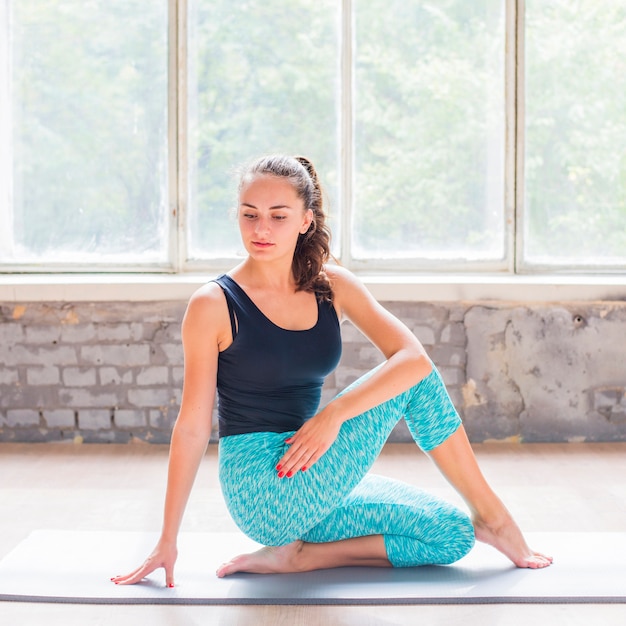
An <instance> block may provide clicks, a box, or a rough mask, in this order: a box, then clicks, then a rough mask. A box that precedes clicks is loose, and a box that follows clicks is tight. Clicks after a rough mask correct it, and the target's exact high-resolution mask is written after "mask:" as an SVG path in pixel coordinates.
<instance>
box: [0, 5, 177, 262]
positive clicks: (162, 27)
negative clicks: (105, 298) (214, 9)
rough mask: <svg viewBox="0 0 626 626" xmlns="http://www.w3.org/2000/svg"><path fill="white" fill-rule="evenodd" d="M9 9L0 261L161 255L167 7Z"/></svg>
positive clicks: (164, 244)
mask: <svg viewBox="0 0 626 626" xmlns="http://www.w3.org/2000/svg"><path fill="white" fill-rule="evenodd" d="M9 6H10V14H9V28H10V36H11V42H12V48H11V52H12V55H11V56H12V66H11V78H12V83H11V94H12V96H11V102H12V106H11V127H12V156H11V160H12V163H13V168H12V170H13V174H12V197H13V216H12V219H11V220H10V222H9V220H8V218H7V216H6V215H5V216H3V218H2V219H3V221H4V222H5V225H4V227H8V229H9V230H10V231H11V233H12V237H11V242H10V245H4V246H3V248H2V251H1V252H0V260H2V261H15V262H63V261H68V260H74V261H87V262H95V263H99V262H107V261H115V262H125V261H130V260H140V261H157V260H158V261H164V260H166V254H167V242H168V238H167V230H166V219H167V210H166V207H167V143H166V141H167V3H166V2H164V1H160V2H142V1H141V0H115V1H111V2H84V1H83V0H43V1H42V0H20V1H19V2H18V1H13V2H9ZM6 222H9V223H8V224H7V223H6Z"/></svg>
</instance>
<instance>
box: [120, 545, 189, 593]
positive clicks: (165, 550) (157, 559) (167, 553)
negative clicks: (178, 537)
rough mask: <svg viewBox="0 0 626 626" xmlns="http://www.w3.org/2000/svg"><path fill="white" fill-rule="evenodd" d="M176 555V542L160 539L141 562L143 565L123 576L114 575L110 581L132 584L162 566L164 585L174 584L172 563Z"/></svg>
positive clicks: (174, 561) (171, 585) (170, 585)
mask: <svg viewBox="0 0 626 626" xmlns="http://www.w3.org/2000/svg"><path fill="white" fill-rule="evenodd" d="M177 556H178V549H177V548H176V543H174V542H168V541H163V540H160V541H159V543H158V544H157V545H156V547H155V549H154V550H153V551H152V553H151V554H150V556H149V557H148V558H147V559H146V560H145V561H144V562H143V565H141V566H140V567H138V568H137V569H135V570H133V571H132V572H130V574H126V575H125V576H114V577H113V578H111V581H112V582H114V583H115V584H116V585H134V584H135V583H138V582H139V581H140V580H143V579H144V578H145V577H146V576H148V574H151V573H152V572H154V571H155V570H157V569H159V568H160V567H162V568H163V569H165V585H166V586H167V587H173V586H174V563H176V557H177Z"/></svg>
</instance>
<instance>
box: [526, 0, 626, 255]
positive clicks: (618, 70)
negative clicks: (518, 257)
mask: <svg viewBox="0 0 626 626" xmlns="http://www.w3.org/2000/svg"><path fill="white" fill-rule="evenodd" d="M525 49H526V63H525V69H526V72H525V89H526V98H525V106H526V112H525V133H524V138H525V147H526V150H525V159H524V171H525V176H524V182H525V194H524V205H523V210H522V211H520V217H521V219H522V221H523V224H524V229H523V235H524V240H523V258H522V263H523V264H524V266H526V267H536V266H542V265H543V266H558V265H569V266H574V267H585V266H587V267H601V266H608V267H610V266H620V265H621V266H622V267H623V266H624V264H626V149H625V148H624V146H626V78H625V77H626V6H624V3H623V2H619V1H618V0H602V2H598V1H597V0H596V1H594V0H577V1H576V2H568V1H565V0H561V1H559V2H541V1H540V0H527V2H526V21H525Z"/></svg>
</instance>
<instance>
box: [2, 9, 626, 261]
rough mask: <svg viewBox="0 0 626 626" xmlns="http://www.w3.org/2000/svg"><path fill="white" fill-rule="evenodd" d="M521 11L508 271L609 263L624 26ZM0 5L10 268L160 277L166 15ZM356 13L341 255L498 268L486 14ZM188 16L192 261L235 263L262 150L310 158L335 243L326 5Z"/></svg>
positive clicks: (623, 188) (335, 49) (336, 186)
mask: <svg viewBox="0 0 626 626" xmlns="http://www.w3.org/2000/svg"><path fill="white" fill-rule="evenodd" d="M525 4H526V15H525V17H524V19H525V28H526V32H525V46H526V58H525V72H526V73H525V93H526V99H525V103H524V105H525V106H524V114H525V116H524V117H521V118H520V119H521V120H522V121H524V120H525V141H524V147H525V154H524V155H522V156H523V157H524V167H525V179H524V181H523V184H524V198H525V205H524V207H523V208H522V207H519V212H520V216H521V217H523V220H522V221H521V222H520V223H522V224H523V228H524V251H523V252H524V255H525V258H527V259H528V260H529V261H530V262H531V263H532V262H543V263H548V264H549V263H553V262H561V261H562V262H565V263H569V264H576V263H578V264H584V263H586V262H589V263H591V264H602V263H603V262H609V263H611V262H612V263H617V262H619V261H620V260H621V261H622V262H623V260H624V258H625V256H626V254H625V252H624V250H626V151H624V148H623V146H624V145H626V89H625V88H624V76H626V61H625V59H626V9H625V8H624V7H623V3H621V2H618V0H603V1H602V2H597V1H596V0H551V2H543V1H540V0H527V1H526V3H525ZM9 6H10V8H11V22H10V33H11V37H12V38H11V51H12V68H11V77H12V95H13V100H12V101H13V111H12V116H13V117H12V127H13V137H12V159H13V164H14V168H13V173H12V190H13V205H14V206H13V215H14V218H13V224H12V228H13V240H14V242H15V248H16V252H15V258H16V260H17V261H18V262H23V261H29V260H32V259H37V258H40V259H44V260H52V261H57V260H64V259H70V258H74V259H75V260H78V261H79V262H82V261H84V260H86V259H96V260H99V261H103V262H107V261H120V262H132V261H146V262H162V263H165V262H167V256H168V237H169V234H168V222H169V220H168V193H169V192H168V189H169V188H170V187H171V186H173V185H175V183H176V182H177V181H169V180H168V158H167V155H168V146H167V141H168V134H167V133H168V125H167V118H168V99H167V98H168V51H167V47H168V41H167V33H168V3H167V2H166V1H165V0H159V1H154V2H143V1H141V0H111V1H110V2H103V1H102V0H100V1H98V0H63V1H61V0H12V1H11V2H9ZM353 6H354V10H355V15H354V29H355V40H354V67H353V71H354V87H355V90H354V111H353V113H354V118H353V120H352V123H353V132H354V146H351V147H348V148H350V149H352V148H353V149H354V153H353V154H354V173H353V176H354V181H353V183H354V185H353V189H354V193H353V196H354V197H353V198H348V199H347V200H348V203H352V206H353V209H352V212H351V219H352V230H351V236H352V254H353V255H354V256H355V257H356V258H360V259H374V260H375V259H385V258H409V259H410V258H414V259H418V262H419V260H420V259H422V260H423V259H435V260H437V259H479V260H497V259H502V258H504V256H505V254H506V253H507V251H506V250H505V241H506V231H507V228H509V226H507V225H506V220H505V206H504V203H505V200H504V199H505V188H504V147H505V117H504V107H505V101H504V94H505V82H504V48H505V32H504V6H505V2H503V0H476V1H473V2H467V1H465V0H431V1H428V0H385V1H383V0H354V2H353ZM188 10H189V15H188V27H189V40H188V51H189V56H188V62H189V72H188V76H187V77H186V78H187V81H186V82H187V85H188V94H187V95H188V97H187V110H186V111H184V112H183V113H184V114H185V115H186V119H187V121H188V129H187V130H188V132H187V134H186V135H184V136H182V135H181V137H180V138H182V140H183V141H182V144H180V145H183V146H185V145H186V146H187V158H188V161H187V165H188V173H189V176H188V192H189V193H188V207H187V208H188V210H187V212H186V216H187V234H188V252H189V256H190V258H192V259H193V258H197V259H209V258H216V257H232V256H233V255H234V254H235V253H236V252H237V249H238V248H239V242H238V235H237V232H236V228H235V226H234V223H233V220H232V219H230V217H229V210H230V209H231V208H232V207H233V206H234V203H235V191H236V190H235V185H236V178H235V177H234V176H233V174H234V168H235V167H236V166H237V165H238V164H241V163H242V162H244V161H246V160H247V159H249V158H252V157H255V156H257V155H259V154H263V153H271V152H287V153H292V154H305V155H306V156H309V157H310V158H311V159H312V160H313V161H314V163H315V164H316V165H317V167H318V169H319V172H320V176H321V179H322V180H323V181H324V182H325V184H326V188H327V192H328V196H329V198H330V210H331V216H332V220H331V223H333V228H334V231H335V235H337V234H338V224H339V221H340V220H339V217H340V216H339V209H340V207H341V206H342V205H343V204H344V200H342V197H341V196H342V193H345V191H346V189H348V188H349V187H348V186H346V185H342V180H341V178H340V172H341V156H342V151H343V150H344V149H345V147H342V145H341V127H342V120H341V115H340V101H341V94H342V89H347V88H349V86H345V85H344V86H343V87H342V85H341V65H340V60H341V54H340V52H341V50H340V48H341V42H340V35H341V21H340V10H341V3H340V2H338V1H337V0H290V1H289V2H285V1H284V0H241V2H233V1H232V0H210V1H209V0H206V1H202V2H201V1H200V0H189V2H188ZM171 78H172V80H174V79H175V77H174V76H173V77H171ZM180 138H179V139H180ZM175 147H176V146H170V150H174V149H175ZM182 156H183V157H184V156H185V153H182ZM183 171H184V170H183ZM520 184H521V183H520ZM522 209H523V210H522ZM5 216H6V212H5V213H3V214H2V215H0V228H2V229H6V222H5V223H4V224H3V223H2V221H1V220H3V219H6V218H5ZM0 260H2V261H7V260H8V261H11V260H12V259H11V258H7V253H6V252H5V251H0Z"/></svg>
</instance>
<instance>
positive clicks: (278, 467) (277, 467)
mask: <svg viewBox="0 0 626 626" xmlns="http://www.w3.org/2000/svg"><path fill="white" fill-rule="evenodd" d="M281 467H282V465H281V464H280V463H279V464H278V465H277V466H276V469H277V470H278V471H279V472H280V468H281Z"/></svg>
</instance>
